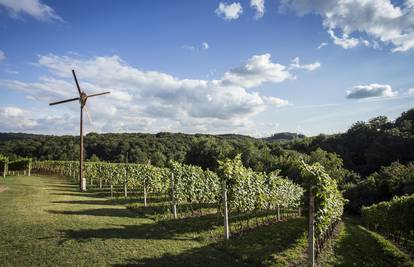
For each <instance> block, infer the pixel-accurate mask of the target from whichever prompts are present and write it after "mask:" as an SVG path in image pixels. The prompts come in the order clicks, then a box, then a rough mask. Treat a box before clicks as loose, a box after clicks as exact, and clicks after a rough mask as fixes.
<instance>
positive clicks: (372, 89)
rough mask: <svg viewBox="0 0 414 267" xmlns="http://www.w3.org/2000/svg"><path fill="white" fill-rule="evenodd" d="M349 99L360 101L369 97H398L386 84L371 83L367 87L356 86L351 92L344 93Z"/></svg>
mask: <svg viewBox="0 0 414 267" xmlns="http://www.w3.org/2000/svg"><path fill="white" fill-rule="evenodd" d="M346 95H347V96H346V97H347V98H349V99H361V98H370V97H392V96H396V95H398V92H397V91H393V89H392V87H391V86H390V85H388V84H378V83H372V84H367V85H356V86H353V87H352V88H351V90H348V91H346Z"/></svg>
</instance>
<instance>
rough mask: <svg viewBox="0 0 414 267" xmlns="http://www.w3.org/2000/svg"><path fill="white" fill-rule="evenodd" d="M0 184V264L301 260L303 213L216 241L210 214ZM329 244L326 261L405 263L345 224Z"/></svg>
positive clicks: (59, 188)
mask: <svg viewBox="0 0 414 267" xmlns="http://www.w3.org/2000/svg"><path fill="white" fill-rule="evenodd" d="M0 185H3V187H4V186H5V187H7V189H6V190H5V191H3V192H1V193H0V266H107V265H113V266H128V265H145V266H170V267H171V266H258V265H273V266H298V265H303V262H304V261H305V257H306V255H305V254H304V251H305V248H306V235H305V231H304V230H305V226H306V223H305V220H304V218H298V219H291V220H288V221H283V222H279V223H275V224H273V225H271V226H263V227H259V228H258V229H256V230H253V231H251V232H249V233H247V234H244V235H242V236H241V237H237V238H235V239H232V240H230V241H227V242H223V241H221V233H222V226H221V218H219V217H217V215H215V214H210V215H203V216H199V217H195V218H185V219H178V220H156V219H155V218H156V217H154V216H153V215H151V214H150V213H145V210H144V209H141V210H140V212H137V211H135V210H129V209H126V208H125V204H126V202H128V200H123V199H118V200H116V199H113V200H111V199H109V198H105V197H103V196H102V195H100V194H98V193H90V192H89V193H80V192H77V188H76V186H75V185H73V184H71V183H70V182H69V181H67V180H64V179H62V178H57V177H45V176H42V177H40V176H32V177H22V176H19V177H7V178H6V179H5V180H4V179H2V178H0ZM335 244H337V247H336V248H335V251H334V252H332V255H330V256H327V258H328V259H327V260H326V262H329V265H340V266H362V265H354V263H360V262H362V261H361V259H363V258H366V259H369V260H367V261H365V263H367V265H364V266H398V265H400V266H401V263H404V264H406V263H407V262H408V260H407V258H404V256H405V255H404V254H401V252H400V251H399V250H398V249H396V248H394V247H392V249H390V244H389V242H388V241H385V240H383V239H381V238H379V237H378V236H376V235H375V234H372V233H370V232H367V231H366V230H365V229H364V228H361V227H359V226H357V225H355V224H353V223H352V222H349V226H348V228H346V231H345V232H344V234H343V236H341V237H340V239H338V242H337V243H335ZM353 244H357V245H358V246H356V247H355V246H353ZM379 254H381V255H382V254H383V255H382V257H379V256H378V255H379ZM405 257H406V256H405ZM387 264H388V265H387Z"/></svg>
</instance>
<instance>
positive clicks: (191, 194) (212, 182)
mask: <svg viewBox="0 0 414 267" xmlns="http://www.w3.org/2000/svg"><path fill="white" fill-rule="evenodd" d="M170 166H171V172H172V173H173V174H174V199H175V200H176V202H177V204H180V203H189V204H201V203H217V201H218V197H219V196H220V192H221V191H220V190H221V187H220V182H219V179H218V176H217V175H216V174H215V173H214V172H211V171H209V170H206V171H203V169H202V168H200V167H198V166H192V165H185V164H181V163H178V162H174V161H172V162H170Z"/></svg>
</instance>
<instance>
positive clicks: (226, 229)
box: [221, 180, 230, 240]
mask: <svg viewBox="0 0 414 267" xmlns="http://www.w3.org/2000/svg"><path fill="white" fill-rule="evenodd" d="M221 186H222V194H223V213H224V214H223V215H224V239H226V240H228V239H229V238H230V231H229V210H228V206H227V187H226V181H224V180H223V181H222V183H221Z"/></svg>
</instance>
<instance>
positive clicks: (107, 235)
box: [53, 209, 221, 241]
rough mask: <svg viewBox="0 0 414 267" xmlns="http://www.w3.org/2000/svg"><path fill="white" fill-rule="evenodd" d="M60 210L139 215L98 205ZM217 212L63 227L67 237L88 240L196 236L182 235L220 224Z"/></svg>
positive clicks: (80, 212) (99, 214) (112, 214)
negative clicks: (109, 225)
mask: <svg viewBox="0 0 414 267" xmlns="http://www.w3.org/2000/svg"><path fill="white" fill-rule="evenodd" d="M53 213H60V214H78V215H96V216H119V217H136V216H137V215H136V214H133V213H131V212H130V211H128V210H126V209H125V210H123V209H98V210H86V211H79V212H66V211H62V212H60V211H58V212H57V211H53ZM218 219H220V218H219V217H218V216H217V215H215V214H210V215H206V216H201V217H193V218H183V219H177V220H168V221H159V222H155V223H150V224H138V225H119V226H117V227H113V228H100V229H81V230H64V231H62V232H63V233H64V236H66V238H68V239H77V240H80V241H82V240H87V239H91V238H100V239H112V238H115V239H177V238H178V239H185V240H188V239H195V235H191V238H189V237H185V238H182V237H181V238H180V237H179V236H180V235H184V234H186V233H202V232H204V231H208V230H210V229H214V228H215V227H217V226H219V221H220V222H221V220H218Z"/></svg>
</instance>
